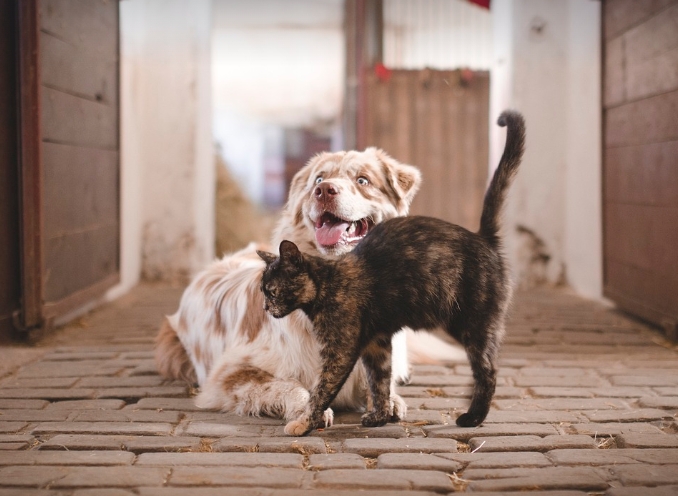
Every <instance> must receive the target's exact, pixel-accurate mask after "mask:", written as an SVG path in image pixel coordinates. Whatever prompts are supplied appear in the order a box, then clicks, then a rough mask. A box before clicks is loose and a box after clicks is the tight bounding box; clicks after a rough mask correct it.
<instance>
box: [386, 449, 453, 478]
mask: <svg viewBox="0 0 678 496" xmlns="http://www.w3.org/2000/svg"><path fill="white" fill-rule="evenodd" d="M463 467H464V465H462V464H461V463H459V462H457V461H454V460H449V459H445V458H442V457H439V456H436V455H430V454H426V453H383V454H381V455H379V457H378V458H377V468H379V469H383V468H392V469H401V470H440V471H442V472H448V473H451V472H459V471H460V470H461V469H462V468H463Z"/></svg>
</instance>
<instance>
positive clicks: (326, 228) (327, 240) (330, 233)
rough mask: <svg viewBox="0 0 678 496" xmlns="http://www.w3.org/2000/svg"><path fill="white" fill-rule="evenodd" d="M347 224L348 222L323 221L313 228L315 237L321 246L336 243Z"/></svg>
mask: <svg viewBox="0 0 678 496" xmlns="http://www.w3.org/2000/svg"><path fill="white" fill-rule="evenodd" d="M348 226H349V223H348V222H337V223H332V222H325V223H324V224H323V225H322V226H321V227H319V228H318V229H316V230H315V239H316V241H317V242H318V243H319V244H320V245H321V246H332V245H336V244H337V243H338V242H339V240H340V239H341V236H342V234H344V233H345V232H346V229H348Z"/></svg>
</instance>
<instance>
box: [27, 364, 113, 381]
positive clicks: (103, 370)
mask: <svg viewBox="0 0 678 496" xmlns="http://www.w3.org/2000/svg"><path fill="white" fill-rule="evenodd" d="M122 370H123V367H120V366H117V365H113V366H111V365H110V362H106V361H103V362H101V361H98V360H88V361H85V360H80V361H75V362H37V363H33V364H30V365H27V366H25V367H23V368H22V369H21V370H20V371H19V373H18V374H17V377H19V378H38V377H47V378H52V377H90V376H94V375H116V374H118V373H120V372H121V371H122Z"/></svg>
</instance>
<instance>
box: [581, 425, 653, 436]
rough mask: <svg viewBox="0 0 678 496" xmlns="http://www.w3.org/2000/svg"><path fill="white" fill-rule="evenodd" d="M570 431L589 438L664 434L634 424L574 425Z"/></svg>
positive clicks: (650, 426) (649, 426) (651, 427)
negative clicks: (631, 434) (629, 434)
mask: <svg viewBox="0 0 678 496" xmlns="http://www.w3.org/2000/svg"><path fill="white" fill-rule="evenodd" d="M568 429H569V430H571V431H572V432H573V433H574V434H587V435H589V436H618V435H619V434H625V433H642V434H660V433H661V432H662V431H661V430H660V429H659V428H658V427H655V426H654V425H652V424H642V423H633V422H621V423H620V422H606V423H588V424H573V425H571V426H569V428H568Z"/></svg>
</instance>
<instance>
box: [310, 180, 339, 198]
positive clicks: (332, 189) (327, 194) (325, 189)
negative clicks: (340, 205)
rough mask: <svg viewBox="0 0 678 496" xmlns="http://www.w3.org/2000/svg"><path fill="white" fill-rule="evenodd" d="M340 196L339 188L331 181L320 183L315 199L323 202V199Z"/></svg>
mask: <svg viewBox="0 0 678 496" xmlns="http://www.w3.org/2000/svg"><path fill="white" fill-rule="evenodd" d="M338 194H339V188H338V187H337V186H336V185H335V184H333V183H331V182H329V181H324V182H322V183H320V184H319V185H318V187H317V188H316V189H315V197H316V198H317V199H318V200H322V199H323V198H331V197H333V196H336V195H338Z"/></svg>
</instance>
